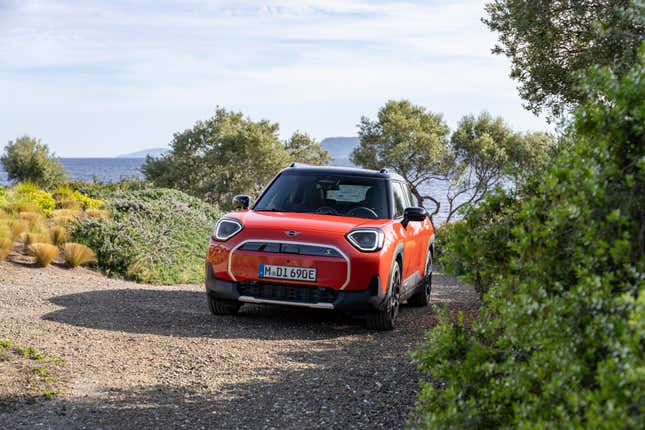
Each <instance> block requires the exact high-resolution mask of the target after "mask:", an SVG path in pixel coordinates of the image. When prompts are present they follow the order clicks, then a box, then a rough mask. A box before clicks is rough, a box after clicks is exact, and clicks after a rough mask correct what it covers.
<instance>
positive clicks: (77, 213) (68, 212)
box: [52, 209, 83, 218]
mask: <svg viewBox="0 0 645 430" xmlns="http://www.w3.org/2000/svg"><path fill="white" fill-rule="evenodd" d="M52 217H54V218H58V217H71V218H82V217H83V211H81V210H78V209H56V210H55V211H54V212H53V213H52Z"/></svg>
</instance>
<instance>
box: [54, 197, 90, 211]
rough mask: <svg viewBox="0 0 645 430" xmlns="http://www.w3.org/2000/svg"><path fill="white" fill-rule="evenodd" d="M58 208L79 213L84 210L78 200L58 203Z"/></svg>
mask: <svg viewBox="0 0 645 430" xmlns="http://www.w3.org/2000/svg"><path fill="white" fill-rule="evenodd" d="M56 206H57V207H58V208H61V209H70V210H77V211H81V210H83V203H81V202H79V201H76V200H63V201H62V202H58V204H57V205H56Z"/></svg>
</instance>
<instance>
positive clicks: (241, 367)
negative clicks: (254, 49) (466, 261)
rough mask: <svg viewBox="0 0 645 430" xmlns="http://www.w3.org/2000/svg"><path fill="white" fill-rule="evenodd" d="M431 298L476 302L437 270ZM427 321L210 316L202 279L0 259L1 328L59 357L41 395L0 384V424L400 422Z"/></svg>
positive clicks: (271, 312) (285, 311)
mask: <svg viewBox="0 0 645 430" xmlns="http://www.w3.org/2000/svg"><path fill="white" fill-rule="evenodd" d="M432 301H433V304H435V305H439V304H443V305H446V306H447V307H448V308H449V310H450V312H457V311H459V310H462V311H464V312H465V313H466V314H467V315H473V314H474V313H475V312H476V306H477V298H476V294H475V292H474V291H473V290H472V289H471V288H469V287H467V286H464V285H462V284H460V283H459V282H457V281H456V280H455V279H454V278H451V277H448V276H442V275H439V274H435V275H434V287H433V294H432ZM434 324H435V313H434V311H433V310H432V309H431V308H422V309H421V308H412V307H407V306H404V308H403V309H402V311H401V314H400V320H399V322H398V326H397V328H396V330H394V331H392V332H372V331H369V330H367V329H366V328H364V326H363V323H362V321H360V320H357V319H351V318H348V317H346V316H343V315H337V314H335V313H333V312H328V311H315V310H302V309H294V308H286V307H270V306H255V305H245V306H243V307H242V309H241V311H240V313H239V314H238V315H236V316H233V317H229V316H221V317H214V316H212V315H210V313H209V312H208V308H207V305H206V300H205V293H204V289H203V286H201V285H180V286H150V285H140V284H135V283H131V282H125V281H121V280H114V279H109V278H106V277H104V276H102V275H100V274H98V273H95V272H93V271H90V270H85V269H76V270H69V269H65V268H63V267H56V266H50V267H47V268H44V269H41V268H35V267H32V266H30V265H29V264H26V263H16V262H3V263H0V339H1V338H4V339H9V340H11V342H12V343H19V344H22V345H30V346H33V347H34V348H36V349H37V350H39V351H42V352H43V353H45V354H49V355H51V356H55V357H60V358H62V359H63V360H64V362H65V364H64V365H63V366H62V369H60V370H59V375H58V377H59V379H60V393H59V394H57V395H56V396H55V397H54V398H53V399H52V400H44V399H42V400H41V399H38V400H36V401H29V402H11V401H9V400H11V399H3V398H1V397H2V396H5V394H3V391H2V387H0V428H7V429H9V428H11V429H13V428H25V429H32V428H53V429H84V428H87V429H90V428H101V429H111V428H115V429H116V428H118V429H128V428H132V429H135V428H137V429H140V428H149V427H153V426H154V427H157V428H188V429H200V428H203V429H207V428H229V429H230V428H240V429H244V428H253V429H256V428H267V429H270V428H294V429H304V428H321V427H322V428H339V429H340V428H387V429H394V428H401V427H403V426H404V425H405V421H406V418H407V415H408V413H409V411H410V408H411V407H413V406H414V401H415V395H416V391H417V386H418V380H419V377H420V375H419V374H418V372H417V371H416V369H415V366H414V364H413V363H412V362H411V360H410V358H409V356H408V351H409V350H410V349H413V348H414V347H415V345H416V344H417V343H418V342H419V341H421V340H422V339H423V336H424V332H425V331H426V330H428V329H429V328H431V327H432V326H433V325H434ZM3 400H4V402H3Z"/></svg>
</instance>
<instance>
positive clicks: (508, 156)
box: [446, 112, 555, 222]
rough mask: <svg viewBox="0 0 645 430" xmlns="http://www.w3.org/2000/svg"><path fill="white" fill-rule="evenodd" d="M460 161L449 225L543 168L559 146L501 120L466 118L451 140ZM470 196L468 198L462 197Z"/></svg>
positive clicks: (452, 190)
mask: <svg viewBox="0 0 645 430" xmlns="http://www.w3.org/2000/svg"><path fill="white" fill-rule="evenodd" d="M450 144H451V149H452V151H453V153H454V157H455V159H456V160H458V161H457V162H456V163H455V168H454V169H453V170H452V172H451V174H450V180H451V185H450V189H449V190H448V194H447V196H446V199H447V201H448V205H449V207H448V216H447V219H446V222H450V220H451V219H452V217H453V216H454V215H455V214H456V213H457V212H458V211H459V210H460V209H461V208H463V207H465V206H467V205H475V204H477V203H479V202H480V201H481V200H482V199H483V198H484V197H485V196H486V195H488V193H489V192H490V191H491V190H492V189H493V188H494V187H496V186H499V185H502V184H503V183H504V181H506V182H513V183H517V182H520V181H521V180H522V179H523V178H524V177H525V176H526V175H528V174H531V173H533V172H535V171H536V170H537V169H539V168H540V167H543V166H544V164H545V161H546V160H547V159H548V157H549V155H550V154H551V148H553V147H554V146H555V145H554V144H555V139H554V138H553V137H552V136H551V135H549V134H547V133H516V132H514V131H513V130H511V129H510V127H508V126H507V125H506V124H505V123H504V121H503V120H502V118H501V117H493V116H492V115H490V114H489V113H487V112H483V113H481V114H479V115H478V116H477V117H475V116H474V115H466V116H464V117H463V118H462V119H461V121H460V122H459V124H458V126H457V129H456V130H455V131H454V132H453V134H452V137H451V139H450ZM464 196H467V199H465V200H462V199H461V198H462V197H464Z"/></svg>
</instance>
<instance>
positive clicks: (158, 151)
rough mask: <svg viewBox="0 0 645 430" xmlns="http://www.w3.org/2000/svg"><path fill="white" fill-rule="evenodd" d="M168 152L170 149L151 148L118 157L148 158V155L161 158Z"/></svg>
mask: <svg viewBox="0 0 645 430" xmlns="http://www.w3.org/2000/svg"><path fill="white" fill-rule="evenodd" d="M167 151H168V148H150V149H143V150H141V151H137V152H131V153H129V154H122V155H119V156H117V158H146V157H147V156H148V155H150V156H152V157H159V156H161V155H163V154H164V153H165V152H167Z"/></svg>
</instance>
